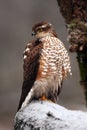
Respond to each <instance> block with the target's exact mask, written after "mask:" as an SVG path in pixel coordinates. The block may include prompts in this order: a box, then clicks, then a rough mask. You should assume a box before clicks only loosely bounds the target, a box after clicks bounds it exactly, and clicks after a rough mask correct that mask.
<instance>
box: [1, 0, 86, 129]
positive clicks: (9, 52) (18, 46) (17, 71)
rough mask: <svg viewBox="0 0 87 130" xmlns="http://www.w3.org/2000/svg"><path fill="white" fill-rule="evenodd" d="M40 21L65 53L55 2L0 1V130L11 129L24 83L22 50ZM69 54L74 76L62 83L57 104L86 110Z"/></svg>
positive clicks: (62, 27)
mask: <svg viewBox="0 0 87 130" xmlns="http://www.w3.org/2000/svg"><path fill="white" fill-rule="evenodd" d="M43 20H45V21H49V22H51V23H52V24H53V25H54V27H55V30H56V32H57V34H58V36H59V38H60V39H61V40H62V42H63V43H64V44H65V46H66V48H67V50H68V47H69V43H68V42H67V40H66V39H67V31H66V27H65V23H64V19H63V17H62V16H61V13H60V11H59V8H58V5H57V1H56V0H54V1H53V0H43V1H42V0H36V1H35V0H15V1H13V0H8V1H6V0H0V60H1V61H0V130H12V129H13V124H14V123H13V121H14V117H15V114H16V110H17V106H18V102H19V99H20V94H21V87H22V82H23V68H22V67H23V56H22V54H23V50H24V48H25V45H26V44H27V42H28V41H29V40H31V39H32V37H31V28H32V26H33V25H34V24H35V23H37V22H39V21H43ZM69 55H70V58H71V66H72V73H73V75H72V76H71V77H70V78H68V79H67V80H66V81H65V82H64V84H63V89H62V93H61V94H60V100H59V104H60V105H63V106H64V107H66V108H69V109H79V110H84V111H85V110H86V104H85V96H84V90H83V88H82V87H81V86H80V84H79V81H80V77H79V68H78V64H77V61H76V54H75V53H73V54H72V53H69Z"/></svg>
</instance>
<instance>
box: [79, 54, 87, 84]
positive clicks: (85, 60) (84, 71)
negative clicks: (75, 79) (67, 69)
mask: <svg viewBox="0 0 87 130" xmlns="http://www.w3.org/2000/svg"><path fill="white" fill-rule="evenodd" d="M77 59H78V64H79V69H80V77H81V81H85V82H87V57H86V56H85V54H84V53H82V52H78V53H77Z"/></svg>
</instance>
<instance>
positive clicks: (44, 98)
mask: <svg viewBox="0 0 87 130" xmlns="http://www.w3.org/2000/svg"><path fill="white" fill-rule="evenodd" d="M39 100H40V101H45V100H47V101H49V102H53V101H52V100H50V99H48V98H47V97H46V96H44V95H43V96H42V97H41V98H39Z"/></svg>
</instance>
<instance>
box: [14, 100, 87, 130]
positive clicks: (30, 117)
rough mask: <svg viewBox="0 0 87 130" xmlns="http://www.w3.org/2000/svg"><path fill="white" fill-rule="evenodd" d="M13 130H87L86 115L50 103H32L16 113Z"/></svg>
mask: <svg viewBox="0 0 87 130" xmlns="http://www.w3.org/2000/svg"><path fill="white" fill-rule="evenodd" d="M15 130H87V113H86V112H81V111H72V110H68V109H66V108H64V107H62V106H60V105H57V104H55V103H52V102H47V101H37V102H32V103H30V104H29V105H28V106H27V107H26V108H24V109H23V110H20V111H19V112H17V114H16V116H15Z"/></svg>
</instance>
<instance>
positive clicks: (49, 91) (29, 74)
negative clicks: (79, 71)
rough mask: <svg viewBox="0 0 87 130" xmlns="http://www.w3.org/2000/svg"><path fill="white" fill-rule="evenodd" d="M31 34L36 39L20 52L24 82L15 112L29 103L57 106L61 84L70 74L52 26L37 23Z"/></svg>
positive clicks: (67, 63) (62, 49)
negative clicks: (51, 103) (38, 102)
mask: <svg viewBox="0 0 87 130" xmlns="http://www.w3.org/2000/svg"><path fill="white" fill-rule="evenodd" d="M32 34H33V35H34V36H35V37H36V39H35V40H34V41H31V42H30V43H28V44H27V46H26V48H25V51H24V82H23V87H22V94H21V99H20V103H19V107H18V110H19V109H20V108H22V107H25V106H26V105H27V104H28V103H29V102H30V101H32V100H39V99H48V100H51V101H53V102H55V103H57V101H58V95H59V93H60V90H61V86H62V82H63V80H64V79H65V78H67V76H68V73H70V74H71V66H70V59H69V56H68V53H67V50H66V49H65V47H64V45H63V43H62V42H61V41H60V40H59V39H58V38H57V34H56V33H55V30H54V28H53V27H52V25H51V24H50V23H48V22H40V23H38V24H36V25H35V26H34V27H33V28H32Z"/></svg>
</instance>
